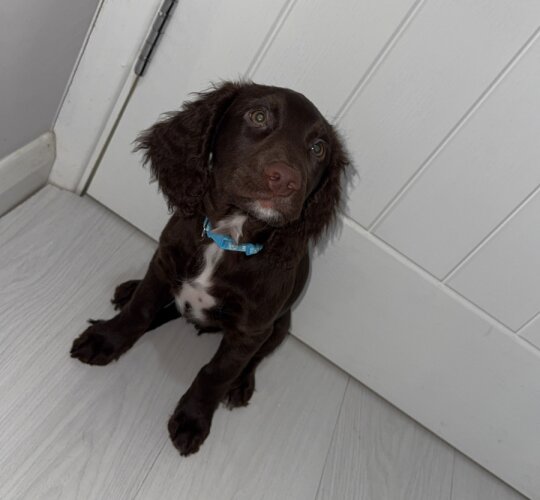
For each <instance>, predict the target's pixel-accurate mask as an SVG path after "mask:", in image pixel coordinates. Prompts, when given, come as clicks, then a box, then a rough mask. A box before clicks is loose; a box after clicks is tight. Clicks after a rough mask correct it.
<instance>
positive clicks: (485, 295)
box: [448, 159, 540, 330]
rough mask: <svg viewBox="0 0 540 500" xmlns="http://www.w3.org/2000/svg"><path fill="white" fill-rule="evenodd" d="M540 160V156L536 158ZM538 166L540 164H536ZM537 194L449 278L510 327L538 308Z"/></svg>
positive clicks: (539, 210)
mask: <svg viewBox="0 0 540 500" xmlns="http://www.w3.org/2000/svg"><path fill="white" fill-rule="evenodd" d="M539 160H540V159H539ZM536 168H538V169H540V163H536ZM539 278H540V193H538V194H537V195H536V196H534V197H533V198H532V199H531V200H530V201H529V202H528V203H527V204H526V205H525V206H524V207H523V208H522V209H521V210H520V211H519V212H518V213H517V214H516V215H515V216H514V217H512V219H511V220H510V221H509V222H508V223H507V224H506V225H505V226H503V227H502V228H501V230H500V231H499V232H498V233H497V234H495V235H494V236H493V238H491V239H490V240H489V241H488V242H487V243H486V244H485V245H484V246H483V247H482V248H481V249H480V250H479V251H478V252H477V253H476V254H474V255H473V256H472V258H471V259H470V260H469V261H468V262H467V263H466V264H465V265H464V266H463V267H462V268H461V269H460V270H459V271H458V272H457V273H456V275H455V276H453V277H452V279H451V280H450V281H449V283H448V284H449V286H451V287H452V288H453V289H454V290H456V291H458V292H459V293H460V294H462V295H464V296H465V297H468V298H470V299H471V300H472V301H474V302H475V303H476V304H478V305H479V306H480V307H482V308H483V309H484V310H486V311H487V312H489V313H490V314H492V315H493V316H494V317H496V318H498V319H499V320H500V321H502V322H503V323H504V324H506V325H508V327H509V328H511V329H512V330H518V329H519V328H520V327H521V326H523V325H524V324H525V323H527V322H528V321H529V320H530V319H531V318H532V317H533V316H534V315H535V314H536V313H538V312H539V311H540V279H539Z"/></svg>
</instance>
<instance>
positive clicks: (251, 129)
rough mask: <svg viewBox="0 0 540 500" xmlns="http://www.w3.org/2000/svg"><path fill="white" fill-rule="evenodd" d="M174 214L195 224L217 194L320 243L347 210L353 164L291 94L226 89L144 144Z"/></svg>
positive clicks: (193, 105) (177, 116)
mask: <svg viewBox="0 0 540 500" xmlns="http://www.w3.org/2000/svg"><path fill="white" fill-rule="evenodd" d="M138 148H139V149H143V150H145V161H150V164H151V169H152V172H153V175H154V176H155V177H156V179H157V180H158V182H159V185H160V188H161V190H162V191H163V193H164V195H165V196H166V198H167V201H168V203H169V207H170V208H171V209H174V210H180V211H181V213H182V214H184V215H185V216H191V215H194V214H195V213H197V212H198V211H199V210H200V205H201V202H202V199H203V197H204V195H205V194H206V193H207V192H209V191H210V192H212V194H213V195H214V196H219V197H220V199H221V200H223V201H224V202H225V203H226V204H228V205H230V206H231V208H234V209H240V210H242V211H244V212H246V213H248V214H250V215H251V216H252V217H255V218H257V219H259V220H261V221H264V222H265V223H267V224H268V225H270V226H274V227H282V226H286V225H288V224H290V223H293V222H294V223H295V226H297V227H301V228H302V230H303V232H304V233H305V235H306V236H307V237H309V238H313V237H314V238H316V237H317V236H319V235H320V234H321V232H322V231H323V230H324V229H325V228H326V227H327V226H328V224H330V222H331V221H332V219H333V218H334V216H335V213H336V210H337V208H338V206H339V204H340V197H341V189H340V182H341V176H342V174H343V172H344V170H345V168H346V166H347V164H348V160H347V156H346V153H345V151H344V148H343V146H342V144H341V141H340V139H339V138H338V136H337V133H336V131H335V130H334V128H333V127H332V126H331V125H330V124H329V123H328V122H327V121H326V120H325V119H324V118H323V117H322V115H321V114H320V113H319V111H318V110H317V108H316V107H315V106H314V105H313V104H312V103H311V102H310V101H309V100H308V99H307V98H306V97H304V96H303V95H301V94H299V93H297V92H294V91H292V90H289V89H284V88H278V87H269V86H263V85H257V84H253V83H230V82H226V83H223V84H221V85H220V86H218V87H216V88H214V89H213V90H211V91H209V92H206V93H202V94H199V96H198V99H197V100H195V101H192V102H188V103H185V104H184V106H183V109H182V110H181V111H180V112H178V113H174V114H171V115H169V116H168V117H167V118H166V119H165V120H164V121H162V122H159V123H157V124H155V125H154V126H153V127H151V128H150V129H149V130H147V131H146V132H144V133H143V134H142V135H141V136H140V137H139V138H138Z"/></svg>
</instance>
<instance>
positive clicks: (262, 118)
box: [249, 109, 268, 127]
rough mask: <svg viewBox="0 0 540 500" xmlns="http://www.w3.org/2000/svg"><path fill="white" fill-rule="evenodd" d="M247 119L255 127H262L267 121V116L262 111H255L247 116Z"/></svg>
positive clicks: (264, 111)
mask: <svg viewBox="0 0 540 500" xmlns="http://www.w3.org/2000/svg"><path fill="white" fill-rule="evenodd" d="M249 119H250V120H251V121H252V122H253V124H254V125H255V126H257V127H264V126H265V125H266V122H267V121H268V115H267V114H266V110H264V109H256V110H255V111H252V112H251V113H250V114H249Z"/></svg>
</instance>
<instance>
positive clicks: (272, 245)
mask: <svg viewBox="0 0 540 500" xmlns="http://www.w3.org/2000/svg"><path fill="white" fill-rule="evenodd" d="M138 148H139V149H141V150H144V152H145V160H146V161H147V162H150V166H151V169H152V172H153V174H154V176H155V177H156V178H157V180H158V182H159V185H160V188H161V190H162V191H163V193H164V195H165V197H166V198H167V201H168V204H169V207H170V209H171V210H172V211H173V215H172V217H171V219H170V220H169V222H168V224H167V226H166V227H165V229H164V230H163V233H162V234H161V238H160V241H159V247H158V249H157V251H156V253H155V255H154V257H153V258H152V261H151V263H150V266H149V268H148V271H147V273H146V276H145V277H144V278H143V279H142V280H141V281H138V280H134V281H129V282H126V283H124V284H122V285H120V286H119V287H118V288H117V290H116V292H115V297H114V299H113V302H114V303H115V304H116V305H117V306H118V307H119V308H120V312H119V314H118V315H117V316H115V317H114V318H112V319H110V320H106V321H96V322H93V324H92V325H91V326H90V327H89V328H88V329H87V330H86V331H85V332H83V333H82V334H81V335H80V336H79V337H78V338H77V339H76V340H75V341H74V343H73V347H72V349H71V355H72V356H73V357H75V358H78V359H80V360H81V361H83V362H84V363H89V364H95V365H105V364H107V363H110V362H111V361H113V360H115V359H117V358H118V357H119V356H120V355H121V354H122V353H124V352H126V351H127V350H128V349H129V348H130V347H131V346H132V345H133V344H134V343H135V342H136V340H137V339H138V338H139V337H141V336H142V335H143V334H144V333H145V332H146V331H148V330H151V329H152V328H155V327H156V326H158V325H159V324H162V323H164V322H166V321H168V320H169V319H172V318H174V317H177V316H178V312H177V310H179V311H180V313H181V314H182V315H183V316H184V317H185V318H186V319H187V320H188V321H191V322H192V323H194V324H195V325H196V326H197V327H198V328H199V329H201V330H203V331H209V330H210V331H218V330H219V331H222V332H223V339H222V341H221V344H220V346H219V349H218V351H217V352H216V354H215V355H214V357H213V358H212V360H211V361H210V362H209V363H208V364H207V365H205V366H204V367H203V368H202V369H201V371H200V372H199V374H198V375H197V377H196V378H195V380H194V382H193V384H192V385H191V387H190V388H189V389H188V391H187V392H186V393H185V394H184V395H183V396H182V398H181V399H180V402H179V403H178V405H177V407H176V409H175V411H174V414H173V415H172V417H171V418H170V421H169V433H170V436H171V439H172V441H173V443H174V445H175V446H176V447H177V448H178V450H179V451H180V453H181V454H182V455H188V454H190V453H194V452H196V451H197V450H198V449H199V447H200V445H201V444H202V443H203V441H204V440H205V439H206V437H207V436H208V433H209V431H210V425H211V422H212V416H213V414H214V411H215V410H216V408H217V406H218V405H219V403H220V401H225V402H227V403H228V404H229V406H231V407H235V406H242V405H246V404H247V403H248V401H249V399H250V398H251V396H252V394H253V391H254V388H255V369H256V368H257V365H258V364H259V363H260V361H261V360H262V359H263V358H264V357H265V356H267V355H268V354H269V353H271V352H272V351H273V350H274V349H275V348H276V347H277V346H278V345H279V344H280V343H281V342H282V340H283V339H284V337H285V336H286V334H287V332H288V330H289V326H290V321H291V306H292V304H293V302H294V301H295V300H296V299H297V298H298V297H299V295H300V293H301V292H302V289H303V288H304V285H305V282H306V278H307V275H308V269H309V257H308V245H309V243H310V242H312V241H316V240H317V239H318V238H319V236H321V234H322V233H323V232H324V231H325V229H326V228H327V227H328V226H329V224H330V223H331V222H332V220H333V219H334V217H335V215H336V211H337V208H338V206H339V204H340V196H341V190H340V182H341V177H342V175H343V173H344V171H345V169H346V166H347V165H348V160H347V156H346V154H345V151H344V148H343V146H342V143H341V141H340V140H339V138H338V136H337V134H336V132H335V130H334V128H333V127H332V126H331V125H330V124H329V123H328V122H327V121H326V120H325V119H324V118H323V117H322V116H321V114H320V113H319V111H318V110H317V109H316V108H315V106H314V105H313V104H312V103H311V102H310V101H309V100H308V99H306V98H305V97H304V96H303V95H301V94H298V93H296V92H293V91H292V90H288V89H283V88H277V87H268V86H263V85H256V84H253V83H229V82H227V83H223V84H221V85H219V86H218V87H216V88H214V89H213V90H212V91H210V92H207V93H204V94H200V95H199V97H198V99H197V100H195V101H193V102H189V103H185V104H184V107H183V110H182V111H180V112H178V113H174V114H171V115H170V116H169V117H168V118H167V119H165V120H164V121H162V122H160V123H157V124H156V125H154V126H153V127H152V128H150V129H149V130H148V131H146V132H144V133H143V134H142V135H141V136H140V137H139V139H138ZM205 221H207V223H206V226H205ZM204 227H206V229H207V231H206V232H205V233H204V235H203V236H202V237H201V233H202V231H203V228H204ZM222 236H226V237H228V238H227V240H226V241H225V242H223V241H221V240H220V238H221V237H222ZM218 243H219V244H221V245H222V246H224V247H227V248H228V249H224V248H222V247H220V246H219V245H218ZM231 247H232V249H231ZM171 302H172V303H175V304H176V308H177V310H176V308H175V309H174V310H172V308H171Z"/></svg>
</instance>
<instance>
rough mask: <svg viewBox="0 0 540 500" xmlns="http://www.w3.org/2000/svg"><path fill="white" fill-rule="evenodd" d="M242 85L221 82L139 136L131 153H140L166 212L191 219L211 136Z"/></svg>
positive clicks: (204, 179)
mask: <svg viewBox="0 0 540 500" xmlns="http://www.w3.org/2000/svg"><path fill="white" fill-rule="evenodd" d="M242 86H243V85H242V84H237V83H232V82H224V83H222V84H220V85H218V86H215V87H214V88H213V89H212V90H210V91H207V92H202V93H199V94H198V98H197V99H196V100H195V101H191V102H185V103H184V104H183V107H182V110H181V111H179V112H175V113H169V114H168V116H167V117H166V118H165V119H164V120H163V121H161V122H158V123H156V124H155V125H153V126H152V127H151V128H149V129H148V130H146V131H144V132H142V133H141V134H140V135H139V137H138V138H137V140H136V141H135V142H136V144H137V145H136V147H135V151H138V150H144V164H146V163H148V162H150V168H151V171H152V175H153V177H154V179H156V180H157V181H158V183H159V188H160V189H161V191H162V192H163V194H164V195H165V198H166V199H167V204H168V205H169V209H170V210H175V209H176V210H179V211H180V212H181V213H182V214H183V215H184V216H187V217H189V216H191V215H193V214H194V213H195V212H196V210H197V207H198V206H199V204H200V203H201V201H202V198H203V196H204V194H205V193H206V190H207V188H208V184H209V179H210V172H209V170H208V168H209V167H208V160H209V156H210V153H211V148H212V142H213V137H214V132H215V130H216V127H217V126H218V124H219V121H220V119H221V117H222V116H223V114H224V113H225V111H226V109H227V108H228V106H229V105H230V103H231V102H232V101H233V99H234V98H235V96H236V95H237V94H238V92H239V90H240V89H241V87H242Z"/></svg>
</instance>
